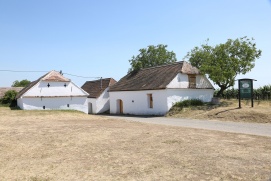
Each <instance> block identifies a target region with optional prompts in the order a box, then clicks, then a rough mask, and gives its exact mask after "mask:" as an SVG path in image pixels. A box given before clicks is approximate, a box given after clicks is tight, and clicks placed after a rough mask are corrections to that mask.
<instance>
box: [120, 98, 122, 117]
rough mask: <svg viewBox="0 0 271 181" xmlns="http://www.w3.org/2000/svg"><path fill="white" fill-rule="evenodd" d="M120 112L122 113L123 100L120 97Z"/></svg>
mask: <svg viewBox="0 0 271 181" xmlns="http://www.w3.org/2000/svg"><path fill="white" fill-rule="evenodd" d="M120 114H123V102H122V100H121V99H120Z"/></svg>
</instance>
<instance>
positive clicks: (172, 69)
mask: <svg viewBox="0 0 271 181" xmlns="http://www.w3.org/2000/svg"><path fill="white" fill-rule="evenodd" d="M178 73H183V74H200V72H199V70H198V69H197V68H195V67H192V65H191V64H190V63H187V62H185V61H181V62H176V63H172V64H165V65H160V66H156V67H151V68H145V69H141V70H139V71H137V72H131V73H129V74H127V75H126V76H124V77H123V78H122V79H120V81H119V82H117V83H116V84H115V85H113V86H112V87H111V88H110V91H134V90H155V89H165V88H166V86H167V85H168V84H169V83H170V82H171V81H172V79H173V78H174V77H175V76H176V75H177V74H178Z"/></svg>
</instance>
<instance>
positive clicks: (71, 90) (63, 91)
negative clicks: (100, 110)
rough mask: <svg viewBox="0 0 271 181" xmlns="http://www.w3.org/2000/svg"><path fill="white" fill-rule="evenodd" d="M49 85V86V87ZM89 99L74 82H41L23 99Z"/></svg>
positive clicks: (24, 95)
mask: <svg viewBox="0 0 271 181" xmlns="http://www.w3.org/2000/svg"><path fill="white" fill-rule="evenodd" d="M48 85H49V86H48ZM41 96H42V97H70V96H74V97H81V96H82V97H87V96H88V93H86V92H85V91H84V90H83V89H81V88H79V87H78V86H76V85H75V84H74V83H72V82H49V81H40V82H38V83H37V84H36V85H34V86H33V87H32V88H31V89H30V90H28V91H27V92H26V93H25V94H23V96H22V97H41Z"/></svg>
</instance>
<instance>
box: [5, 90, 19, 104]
mask: <svg viewBox="0 0 271 181" xmlns="http://www.w3.org/2000/svg"><path fill="white" fill-rule="evenodd" d="M17 94H18V93H17V92H16V91H15V90H9V91H7V92H6V93H5V95H4V97H3V98H2V99H1V103H2V104H9V105H10V106H15V105H16V100H15V98H16V95H17Z"/></svg>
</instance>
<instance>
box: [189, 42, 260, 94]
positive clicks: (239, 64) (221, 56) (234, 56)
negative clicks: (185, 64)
mask: <svg viewBox="0 0 271 181" xmlns="http://www.w3.org/2000/svg"><path fill="white" fill-rule="evenodd" d="M260 56H261V50H257V48H256V44H255V43H254V39H253V38H252V39H249V38H247V37H242V38H237V39H235V40H232V39H228V40H227V42H226V43H222V44H219V45H216V46H214V47H212V46H210V45H208V40H207V41H206V44H203V45H201V47H195V48H194V49H192V50H191V52H188V53H187V56H186V58H188V59H189V61H190V63H191V64H192V65H193V66H195V67H197V68H198V69H199V70H200V71H201V73H203V74H207V75H208V76H209V78H210V79H211V80H212V81H213V82H214V83H215V84H217V85H218V86H219V87H220V90H219V92H218V93H217V94H218V96H220V95H221V94H222V93H223V91H224V90H226V89H227V88H229V87H232V86H233V85H234V82H235V77H236V76H237V75H238V74H246V73H247V72H249V71H250V70H251V69H252V68H253V67H254V66H255V63H254V62H255V60H256V59H258V58H260Z"/></svg>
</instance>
